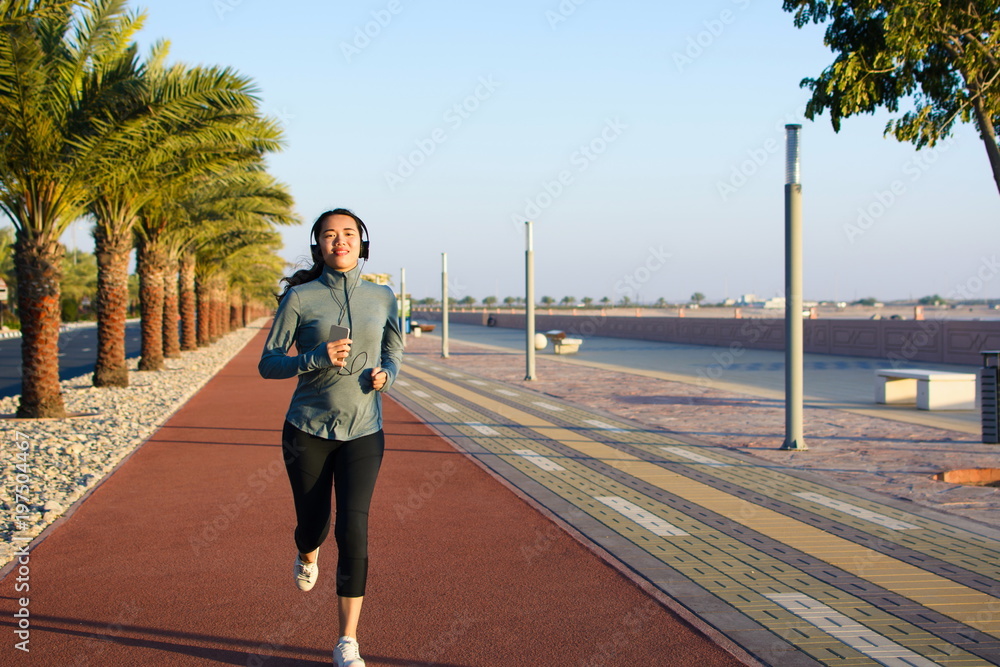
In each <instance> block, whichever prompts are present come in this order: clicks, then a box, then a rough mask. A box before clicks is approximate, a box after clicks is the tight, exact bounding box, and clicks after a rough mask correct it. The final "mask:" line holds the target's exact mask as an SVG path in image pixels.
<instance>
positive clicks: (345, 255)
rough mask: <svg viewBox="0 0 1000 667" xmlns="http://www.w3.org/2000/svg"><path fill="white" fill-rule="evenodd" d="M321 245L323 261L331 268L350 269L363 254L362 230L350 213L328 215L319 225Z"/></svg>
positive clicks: (338, 269)
mask: <svg viewBox="0 0 1000 667" xmlns="http://www.w3.org/2000/svg"><path fill="white" fill-rule="evenodd" d="M319 247H320V250H322V252H323V261H324V262H325V263H326V265H327V266H329V267H330V268H331V269H335V270H337V271H350V270H351V269H353V268H354V267H355V266H357V265H358V257H359V256H360V255H361V232H360V231H359V230H358V223H356V222H355V221H354V218H352V217H351V216H349V215H330V216H327V217H326V218H325V219H324V220H323V222H322V223H320V227H319Z"/></svg>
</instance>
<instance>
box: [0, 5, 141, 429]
mask: <svg viewBox="0 0 1000 667" xmlns="http://www.w3.org/2000/svg"><path fill="white" fill-rule="evenodd" d="M125 4H126V3H125V0H92V1H91V2H87V3H82V2H80V3H75V2H74V3H63V2H61V3H53V4H48V3H39V2H31V1H29V0H8V1H7V2H4V4H3V17H4V26H3V29H2V30H0V210H3V212H4V213H5V214H6V215H7V217H8V218H9V219H10V220H11V221H12V222H13V224H14V229H15V233H16V241H15V244H14V263H15V267H16V273H17V283H18V288H19V289H18V297H17V299H18V314H19V316H20V318H21V329H22V342H21V349H22V375H21V380H22V382H21V384H22V394H21V402H20V405H19V406H18V410H17V414H18V416H19V417H65V416H66V409H65V403H64V402H63V397H62V393H61V390H60V387H59V360H58V349H59V347H58V346H59V324H60V313H59V307H60V303H59V301H60V277H61V271H60V266H59V263H60V260H61V258H62V256H63V252H64V251H63V248H62V245H61V244H60V243H59V237H60V236H61V235H62V233H63V232H64V231H65V230H66V228H67V227H68V226H69V224H70V223H72V222H73V221H74V220H75V219H76V218H77V217H79V215H80V214H81V213H82V212H83V211H84V209H85V207H86V205H87V203H88V198H89V195H90V188H91V185H92V182H93V180H92V179H93V177H94V174H95V173H99V172H100V169H101V160H100V157H99V156H95V155H94V153H93V152H92V151H90V150H89V149H88V147H87V145H86V141H87V140H88V139H90V138H92V137H94V136H99V135H103V134H106V133H108V132H113V131H114V129H115V120H116V118H117V116H118V110H119V109H120V108H121V107H122V106H128V105H130V104H131V101H132V100H134V97H135V94H136V91H137V90H138V88H139V87H140V77H139V69H140V68H139V66H138V64H137V61H136V50H135V46H134V44H130V43H129V40H130V39H131V37H132V35H133V34H134V33H135V32H136V31H137V30H138V29H139V28H140V27H141V23H142V18H143V17H142V15H141V14H135V13H128V12H126V8H125ZM43 5H46V6H45V7H44V9H45V11H44V12H39V11H37V10H38V9H39V7H41V6H43Z"/></svg>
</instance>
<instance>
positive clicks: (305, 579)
mask: <svg viewBox="0 0 1000 667" xmlns="http://www.w3.org/2000/svg"><path fill="white" fill-rule="evenodd" d="M317 555H318V554H317ZM292 573H293V574H294V575H295V585H296V586H298V587H299V590H301V591H309V590H312V587H313V586H315V585H316V579H318V578H319V564H318V563H303V562H302V559H301V558H300V557H299V555H298V554H296V555H295V567H294V568H293V570H292Z"/></svg>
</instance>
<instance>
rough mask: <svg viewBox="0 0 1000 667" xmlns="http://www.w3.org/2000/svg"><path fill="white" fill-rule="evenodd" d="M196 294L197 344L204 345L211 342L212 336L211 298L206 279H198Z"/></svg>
mask: <svg viewBox="0 0 1000 667" xmlns="http://www.w3.org/2000/svg"><path fill="white" fill-rule="evenodd" d="M196 294H197V296H198V346H199V347H204V346H205V345H208V344H209V343H210V342H211V340H210V339H211V337H212V327H211V322H212V298H211V289H210V288H209V285H208V281H207V280H204V279H201V280H199V281H198V285H197V291H196Z"/></svg>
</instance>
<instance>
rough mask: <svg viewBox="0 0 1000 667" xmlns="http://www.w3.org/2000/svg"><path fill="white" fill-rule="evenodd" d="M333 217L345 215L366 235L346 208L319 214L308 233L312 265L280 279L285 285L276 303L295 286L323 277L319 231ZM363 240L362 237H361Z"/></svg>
mask: <svg viewBox="0 0 1000 667" xmlns="http://www.w3.org/2000/svg"><path fill="white" fill-rule="evenodd" d="M334 215H346V216H348V217H349V218H353V219H354V222H355V223H357V225H358V234H361V233H362V232H364V235H365V236H367V235H368V229H367V228H366V227H365V223H363V222H361V218H359V217H358V216H356V215H354V213H353V212H351V211H349V210H348V209H346V208H335V209H333V210H330V211H326V212H324V213H321V214H320V216H319V217H318V218H316V222H314V223H313V226H312V231H311V232H310V233H309V237H310V242H309V252H310V254H311V255H312V261H313V265H312V266H311V267H310V268H308V269H299V270H298V271H296V272H295V273H293V274H292V275H290V276H285V277H284V278H282V279H281V282H283V283H285V288H284V289H283V290H282V291H281V294H276V295H275V298H276V299H277V300H278V303H281V300H282V299H284V298H285V295H286V294H288V290H290V289H291V288H293V287H295V286H296V285H301V284H302V283H308V282H311V281H313V280H316V279H317V278H319V277H320V276H321V275H323V267H324V266H325V264H324V262H323V251H322V250H321V249H320V247H319V229H320V227H321V226H322V225H323V221H324V220H326V219H327V218H329V217H331V216H334ZM362 238H364V237H362Z"/></svg>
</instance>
